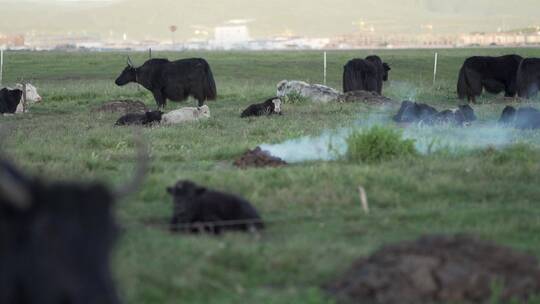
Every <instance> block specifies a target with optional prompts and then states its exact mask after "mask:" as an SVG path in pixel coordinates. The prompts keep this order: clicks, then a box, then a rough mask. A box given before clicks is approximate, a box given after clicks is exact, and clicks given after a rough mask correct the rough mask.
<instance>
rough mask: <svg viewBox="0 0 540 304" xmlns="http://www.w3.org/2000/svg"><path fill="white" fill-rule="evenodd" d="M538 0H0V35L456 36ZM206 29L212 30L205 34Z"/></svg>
mask: <svg viewBox="0 0 540 304" xmlns="http://www.w3.org/2000/svg"><path fill="white" fill-rule="evenodd" d="M538 1H539V0H519V1H517V2H519V5H516V2H515V1H508V0H384V1H381V0H294V1H293V0H0V3H1V4H2V7H3V10H4V11H9V12H10V14H3V16H2V18H0V33H4V34H17V33H19V34H28V33H38V34H67V33H71V34H88V35H94V36H100V37H102V38H107V37H110V38H118V37H121V36H123V34H124V33H126V34H127V36H128V37H130V38H135V39H170V38H171V33H170V32H169V30H168V28H169V27H170V25H176V26H177V27H178V31H177V32H176V33H175V35H176V36H177V37H176V38H177V39H178V40H186V39H191V38H208V37H207V36H210V38H211V36H212V35H213V28H214V27H216V26H220V25H223V24H226V23H227V21H228V20H231V19H246V20H250V22H249V23H248V24H247V25H248V27H249V30H250V35H251V36H252V37H253V38H261V37H270V36H278V35H283V34H292V35H300V36H307V37H329V36H336V35H340V34H348V33H354V32H362V31H373V33H375V34H380V35H389V34H401V33H436V34H455V33H463V32H473V31H497V30H498V29H503V30H508V29H513V28H523V27H529V26H538V25H540V17H538V14H537V7H538ZM201 33H203V34H206V33H207V34H206V35H207V36H204V37H201V35H202V34H201Z"/></svg>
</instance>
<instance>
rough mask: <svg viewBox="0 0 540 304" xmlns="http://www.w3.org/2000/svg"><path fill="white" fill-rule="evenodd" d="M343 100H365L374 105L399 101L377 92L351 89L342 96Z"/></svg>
mask: <svg viewBox="0 0 540 304" xmlns="http://www.w3.org/2000/svg"><path fill="white" fill-rule="evenodd" d="M340 101H341V102H363V103H367V104H373V105H388V104H395V103H397V102H396V101H395V100H393V99H390V98H388V97H384V96H381V95H379V94H377V93H375V92H368V91H351V92H347V93H345V94H343V95H341V96H340Z"/></svg>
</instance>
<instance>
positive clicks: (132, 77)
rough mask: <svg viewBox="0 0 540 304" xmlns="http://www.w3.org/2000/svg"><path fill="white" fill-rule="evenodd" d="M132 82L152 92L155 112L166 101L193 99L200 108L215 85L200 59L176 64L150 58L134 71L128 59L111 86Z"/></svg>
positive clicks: (179, 61) (210, 94)
mask: <svg viewBox="0 0 540 304" xmlns="http://www.w3.org/2000/svg"><path fill="white" fill-rule="evenodd" d="M130 82H136V83H138V84H140V85H142V86H143V87H144V88H146V89H147V90H149V91H150V92H152V94H153V95H154V99H155V100H156V104H157V106H158V110H161V109H163V108H164V107H165V105H166V104H167V99H170V100H172V101H183V100H186V99H187V98H188V97H189V96H192V97H194V98H195V99H197V101H198V105H199V107H201V106H202V105H203V104H204V102H205V101H206V100H214V99H216V95H217V93H216V84H215V82H214V76H213V75H212V71H211V70H210V66H209V65H208V62H206V60H204V59H202V58H189V59H181V60H176V61H169V60H167V59H157V58H156V59H150V60H148V61H146V62H145V63H144V64H143V65H142V66H140V67H138V68H136V67H135V66H134V65H133V63H132V62H131V60H130V59H129V57H128V66H127V67H126V68H125V69H124V71H122V73H121V74H120V76H118V78H117V79H116V81H115V83H116V85H118V86H123V85H126V84H128V83H130Z"/></svg>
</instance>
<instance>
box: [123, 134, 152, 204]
mask: <svg viewBox="0 0 540 304" xmlns="http://www.w3.org/2000/svg"><path fill="white" fill-rule="evenodd" d="M133 133H134V141H135V145H136V147H137V165H136V168H135V174H134V176H133V178H132V179H131V181H129V182H127V183H126V184H124V185H122V186H120V187H119V188H117V189H116V191H114V197H115V198H116V199H122V198H124V197H126V196H129V195H130V194H132V193H134V192H136V191H137V190H139V187H140V186H141V185H142V183H143V182H144V179H145V177H146V172H147V171H148V163H149V159H150V157H149V155H148V153H149V152H148V146H147V144H146V142H145V141H144V140H143V139H142V136H141V130H140V129H139V128H136V129H134V131H133Z"/></svg>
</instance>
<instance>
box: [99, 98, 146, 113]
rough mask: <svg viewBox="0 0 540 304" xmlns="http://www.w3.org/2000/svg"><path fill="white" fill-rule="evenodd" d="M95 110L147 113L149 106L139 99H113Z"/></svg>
mask: <svg viewBox="0 0 540 304" xmlns="http://www.w3.org/2000/svg"><path fill="white" fill-rule="evenodd" d="M94 111H95V112H106V113H122V114H127V113H145V112H147V111H149V109H148V107H147V106H146V105H145V104H144V103H143V102H142V101H139V100H129V99H126V100H111V101H108V102H105V103H104V104H102V105H101V106H99V107H96V108H95V109H94Z"/></svg>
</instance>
